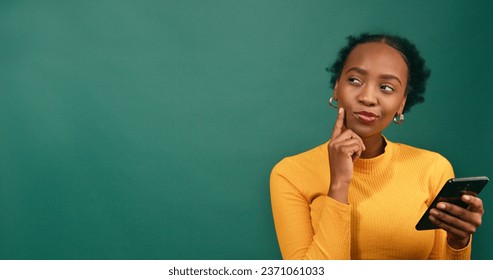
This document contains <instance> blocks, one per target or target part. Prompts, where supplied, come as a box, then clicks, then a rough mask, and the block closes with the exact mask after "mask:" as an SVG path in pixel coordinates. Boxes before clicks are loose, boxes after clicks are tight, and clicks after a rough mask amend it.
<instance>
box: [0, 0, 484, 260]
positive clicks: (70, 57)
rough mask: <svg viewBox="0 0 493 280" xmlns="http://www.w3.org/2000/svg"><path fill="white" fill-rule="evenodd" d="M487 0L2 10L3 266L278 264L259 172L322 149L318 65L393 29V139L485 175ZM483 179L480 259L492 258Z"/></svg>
mask: <svg viewBox="0 0 493 280" xmlns="http://www.w3.org/2000/svg"><path fill="white" fill-rule="evenodd" d="M492 11H493V9H492V4H491V1H486V0H485V1H416V0H412V1H411V0H410V1H400V2H397V1H365V0H359V1H345V0H341V1H280V0H279V1H274V0H270V1H264V0H256V1H253V0H252V1H227V0H224V1H200V0H197V1H179V0H176V1H157V0H155V1H151V0H141V1H130V0H125V1H123V0H120V1H117V0H105V1H102V0H98V1H61V0H60V1H55V0H51V1H49V0H47V1H19V0H11V1H7V0H2V1H0V97H1V99H0V258H1V259H279V258H280V253H279V248H278V245H277V240H276V236H275V232H274V227H273V221H272V216H271V210H270V199H269V181H268V180H269V173H270V170H271V168H272V167H273V165H274V164H275V163H276V162H277V161H279V160H280V159H281V158H282V157H284V156H287V155H291V154H295V153H298V152H301V151H304V150H306V149H309V148H311V147H314V146H316V145H319V144H320V143H323V142H324V141H326V140H327V139H328V138H329V136H330V132H331V131H330V130H331V127H332V124H333V122H334V119H335V116H336V113H335V111H334V110H331V109H330V108H329V106H328V103H327V101H328V99H329V97H330V95H331V89H330V88H329V84H328V80H329V77H328V75H327V73H326V72H325V70H324V68H325V67H326V66H327V65H329V64H330V63H331V62H332V61H333V60H334V59H335V56H336V53H337V51H338V49H339V48H340V47H342V46H343V45H344V43H345V39H344V38H345V37H346V36H347V35H349V34H354V33H359V32H361V31H371V32H382V31H383V32H390V33H398V34H401V35H404V36H407V37H409V38H410V39H411V40H412V41H414V42H415V43H416V44H417V46H418V47H419V48H420V50H421V52H422V54H423V56H424V57H425V58H427V63H428V65H429V66H430V68H431V69H432V72H433V73H432V77H431V79H430V81H429V86H428V91H427V95H426V102H425V103H424V104H422V105H418V106H417V107H415V108H413V110H412V111H411V112H410V113H409V114H407V115H406V123H405V124H404V125H402V126H399V127H396V126H391V127H390V128H389V129H388V130H387V131H386V133H385V134H386V136H387V137H388V138H389V139H391V140H393V141H399V142H404V143H408V144H411V145H414V146H418V147H422V148H426V149H431V150H435V151H438V152H440V153H442V154H443V155H445V156H446V157H447V158H448V159H449V160H450V161H451V162H452V164H453V165H454V167H455V172H456V175H457V176H476V175H485V176H489V177H490V178H492V177H493V172H492V170H493V166H492V164H493V163H492V162H493V153H492V150H491V143H493V136H492V135H493V133H492V124H491V120H492V119H493V114H492V111H491V109H490V107H491V104H493V83H492V82H491V79H492V78H491V77H492V74H493V73H492V63H493V59H492V58H493V56H492V51H491V50H492V43H493V36H492V34H493V31H492V28H491V27H492V26H493V20H492V17H491V14H492ZM492 196H493V186H489V187H488V186H487V187H486V189H485V191H484V193H483V195H482V197H483V199H484V204H485V208H486V214H485V215H484V224H483V226H482V227H481V228H480V229H479V231H478V232H477V234H476V235H475V236H474V246H473V258H475V259H493V250H492V249H493V240H492V239H491V238H490V236H491V234H492V233H493V216H492V214H491V213H492V211H493V203H492V202H491V199H492Z"/></svg>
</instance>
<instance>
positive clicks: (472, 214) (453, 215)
mask: <svg viewBox="0 0 493 280" xmlns="http://www.w3.org/2000/svg"><path fill="white" fill-rule="evenodd" d="M461 199H462V201H464V202H465V203H467V204H468V205H469V206H468V207H467V209H464V208H462V207H460V206H457V205H454V204H451V203H446V202H440V203H438V204H437V208H434V209H432V210H431V211H430V221H431V222H432V223H434V224H435V225H437V226H438V227H439V228H441V229H443V230H445V231H447V242H448V244H449V245H450V246H451V247H452V248H455V249H461V248H464V247H466V246H467V244H468V243H469V240H470V238H471V234H473V233H475V232H476V229H477V228H478V227H479V226H481V223H482V217H483V214H484V208H483V201H482V200H481V199H480V198H479V197H475V196H472V195H462V197H461Z"/></svg>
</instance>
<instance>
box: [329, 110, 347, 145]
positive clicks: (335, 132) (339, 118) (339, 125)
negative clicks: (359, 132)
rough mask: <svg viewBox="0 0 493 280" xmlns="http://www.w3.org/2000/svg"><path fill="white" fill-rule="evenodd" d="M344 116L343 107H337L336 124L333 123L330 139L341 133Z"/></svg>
mask: <svg viewBox="0 0 493 280" xmlns="http://www.w3.org/2000/svg"><path fill="white" fill-rule="evenodd" d="M344 117H345V113H344V108H339V111H338V114H337V120H336V124H335V125H334V130H333V131H332V139H334V138H336V137H337V136H339V135H340V134H341V133H342V131H343V128H344Z"/></svg>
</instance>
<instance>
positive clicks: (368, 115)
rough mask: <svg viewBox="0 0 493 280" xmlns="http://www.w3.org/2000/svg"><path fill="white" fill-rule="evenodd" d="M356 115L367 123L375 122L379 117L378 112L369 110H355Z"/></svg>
mask: <svg viewBox="0 0 493 280" xmlns="http://www.w3.org/2000/svg"><path fill="white" fill-rule="evenodd" d="M354 115H355V116H356V119H358V120H360V121H361V122H363V123H367V124H370V123H373V122H374V121H376V120H377V119H378V117H379V116H378V115H377V114H375V113H372V112H368V111H359V112H354Z"/></svg>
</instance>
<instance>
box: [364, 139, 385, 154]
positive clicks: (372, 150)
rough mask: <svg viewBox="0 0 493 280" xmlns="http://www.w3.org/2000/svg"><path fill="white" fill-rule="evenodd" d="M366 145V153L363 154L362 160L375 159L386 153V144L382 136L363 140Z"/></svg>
mask: <svg viewBox="0 0 493 280" xmlns="http://www.w3.org/2000/svg"><path fill="white" fill-rule="evenodd" d="M362 140H363V143H365V148H366V149H365V151H364V152H363V153H362V154H361V158H374V157H377V156H379V155H381V154H383V153H384V152H385V146H386V145H387V143H386V142H385V140H384V138H383V136H382V135H381V134H378V135H374V136H370V137H367V138H362Z"/></svg>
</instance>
